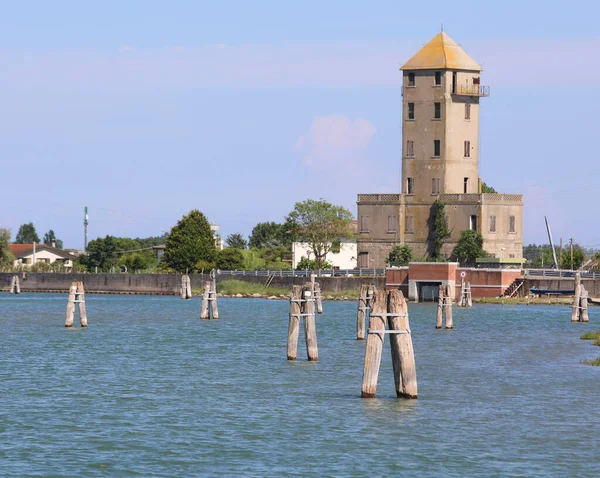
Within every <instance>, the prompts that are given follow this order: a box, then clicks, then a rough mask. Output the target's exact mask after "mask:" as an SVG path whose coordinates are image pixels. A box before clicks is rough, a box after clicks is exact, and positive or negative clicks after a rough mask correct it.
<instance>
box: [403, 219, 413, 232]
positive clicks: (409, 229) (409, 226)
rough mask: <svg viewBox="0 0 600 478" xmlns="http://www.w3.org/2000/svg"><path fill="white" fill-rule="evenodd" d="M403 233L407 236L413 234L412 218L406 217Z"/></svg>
mask: <svg viewBox="0 0 600 478" xmlns="http://www.w3.org/2000/svg"><path fill="white" fill-rule="evenodd" d="M404 232H406V233H408V234H412V233H413V217H412V216H406V224H405V227H404Z"/></svg>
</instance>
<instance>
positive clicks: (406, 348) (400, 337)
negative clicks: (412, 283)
mask: <svg viewBox="0 0 600 478" xmlns="http://www.w3.org/2000/svg"><path fill="white" fill-rule="evenodd" d="M388 311H389V314H391V315H389V316H388V324H389V329H390V331H391V330H396V331H400V332H402V333H396V334H390V347H391V349H392V365H393V367H394V383H395V384H396V396H397V397H401V398H417V367H416V365H415V352H414V349H413V344H412V337H411V334H410V323H409V320H408V307H407V305H406V300H405V299H404V295H403V294H402V292H401V291H399V290H393V291H391V292H390V293H389V305H388Z"/></svg>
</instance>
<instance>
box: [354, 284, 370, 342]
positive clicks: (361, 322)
mask: <svg viewBox="0 0 600 478" xmlns="http://www.w3.org/2000/svg"><path fill="white" fill-rule="evenodd" d="M368 287H369V286H367V284H362V285H361V286H360V291H359V293H358V315H357V319H356V340H365V327H366V325H365V324H366V315H367V291H368Z"/></svg>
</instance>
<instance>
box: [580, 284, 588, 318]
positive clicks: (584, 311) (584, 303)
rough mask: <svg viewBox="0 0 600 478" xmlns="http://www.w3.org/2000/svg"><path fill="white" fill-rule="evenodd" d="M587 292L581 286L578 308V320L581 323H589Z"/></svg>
mask: <svg viewBox="0 0 600 478" xmlns="http://www.w3.org/2000/svg"><path fill="white" fill-rule="evenodd" d="M588 297H589V294H588V291H587V289H586V288H585V287H583V285H582V286H581V301H580V304H579V307H580V309H579V310H580V311H581V312H580V317H579V320H581V322H589V321H590V316H589V314H588Z"/></svg>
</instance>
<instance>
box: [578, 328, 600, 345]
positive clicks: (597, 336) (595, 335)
mask: <svg viewBox="0 0 600 478" xmlns="http://www.w3.org/2000/svg"><path fill="white" fill-rule="evenodd" d="M579 338H580V339H581V340H600V330H598V331H596V332H586V333H585V334H583V335H582V336H581V337H579ZM594 345H597V344H594Z"/></svg>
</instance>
